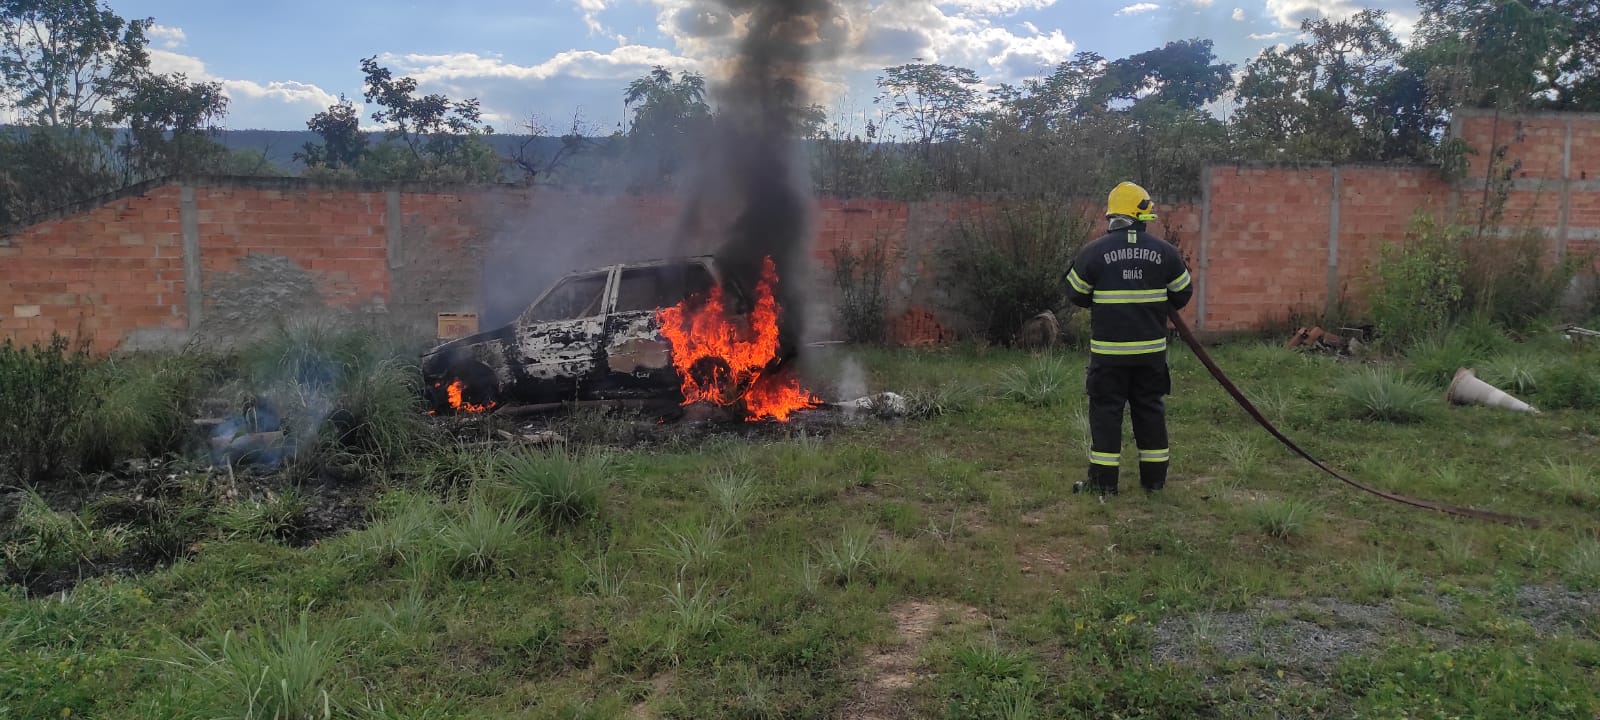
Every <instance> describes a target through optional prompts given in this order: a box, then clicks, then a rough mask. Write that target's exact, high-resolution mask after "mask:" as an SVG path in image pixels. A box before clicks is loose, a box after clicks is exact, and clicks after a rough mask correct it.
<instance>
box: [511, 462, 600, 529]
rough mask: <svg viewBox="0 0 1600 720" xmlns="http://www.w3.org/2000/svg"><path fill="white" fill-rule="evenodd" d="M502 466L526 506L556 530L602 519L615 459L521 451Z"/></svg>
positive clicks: (520, 500) (513, 488)
mask: <svg viewBox="0 0 1600 720" xmlns="http://www.w3.org/2000/svg"><path fill="white" fill-rule="evenodd" d="M501 466H502V469H503V472H502V478H503V479H504V481H505V482H506V483H507V484H508V485H509V486H510V487H511V488H512V490H513V491H514V492H515V493H516V494H517V498H518V500H519V502H520V503H521V504H522V506H523V507H525V508H527V509H528V510H530V511H532V512H535V513H537V514H538V515H540V516H541V517H542V518H544V519H545V520H546V521H548V522H550V523H551V524H552V525H555V526H560V525H576V524H579V523H582V522H585V521H588V520H592V519H594V518H597V517H599V516H600V512H601V509H602V508H603V506H604V504H605V490H606V488H607V487H608V486H609V485H610V483H611V471H612V462H611V458H610V456H609V455H607V454H605V453H602V452H598V451H590V452H579V451H570V450H555V451H552V452H545V451H541V450H521V451H517V452H512V453H508V454H507V455H506V456H504V457H503V458H502V461H501Z"/></svg>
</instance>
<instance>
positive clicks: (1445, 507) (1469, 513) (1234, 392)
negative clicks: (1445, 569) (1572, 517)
mask: <svg viewBox="0 0 1600 720" xmlns="http://www.w3.org/2000/svg"><path fill="white" fill-rule="evenodd" d="M1171 315H1172V325H1173V327H1175V328H1177V330H1178V336H1179V337H1182V338H1183V341H1184V342H1185V343H1187V344H1188V345H1189V348H1190V349H1191V350H1193V351H1194V354H1195V357H1198V358H1200V362H1201V363H1202V364H1204V365H1205V366H1206V370H1209V371H1210V372H1211V377H1213V378H1216V380H1217V383H1219V384H1220V385H1222V389H1223V390H1226V391H1228V394H1229V395H1231V396H1233V399H1234V401H1235V402H1237V403H1239V407H1241V408H1244V411H1245V412H1246V413H1249V414H1250V417H1251V418H1253V419H1254V420H1255V421H1256V423H1257V424H1259V425H1261V427H1262V428H1264V429H1265V430H1266V431H1267V432H1268V433H1270V434H1271V435H1272V436H1273V437H1274V438H1277V440H1278V442H1280V443H1283V445H1284V447H1287V448H1289V450H1290V451H1292V452H1294V454H1296V455H1299V456H1300V457H1301V458H1303V459H1305V461H1306V462H1309V463H1311V464H1312V465H1315V466H1317V468H1318V469H1320V470H1322V471H1323V472H1325V473H1327V474H1329V475H1332V476H1333V477H1335V478H1338V479H1339V480H1340V481H1342V482H1344V483H1345V484H1347V485H1349V486H1351V487H1354V488H1356V489H1358V490H1361V491H1363V492H1367V493H1371V494H1373V495H1376V496H1378V497H1380V498H1383V499H1385V500H1389V501H1392V502H1397V503H1401V504H1403V505H1411V506H1413V507H1419V508H1424V509H1427V510H1436V511H1438V512H1442V513H1447V514H1450V515H1457V516H1460V517H1469V518H1475V519H1478V520H1487V521H1489V522H1496V523H1503V524H1506V525H1523V526H1527V527H1538V526H1539V521H1538V520H1535V519H1532V518H1525V517H1519V516H1516V515H1506V514H1503V513H1497V512H1492V511H1488V510H1477V509H1474V508H1466V507H1460V506H1458V505H1451V504H1448V503H1441V502H1434V501H1432V500H1419V499H1417V498H1412V497H1406V496H1405V495H1400V494H1397V493H1392V492H1389V491H1387V490H1382V489H1379V488H1375V487H1373V486H1371V485H1367V484H1366V483H1363V482H1359V481H1356V480H1352V479H1350V478H1348V477H1345V476H1344V475H1342V474H1340V473H1339V472H1338V471H1336V470H1334V469H1333V468H1330V467H1328V466H1327V465H1324V464H1323V463H1322V461H1320V460H1317V459H1316V458H1314V457H1312V456H1311V454H1310V453H1307V452H1306V451H1305V450H1302V449H1300V446H1299V445H1296V444H1295V442H1294V441H1293V440H1290V439H1289V438H1288V437H1287V436H1285V435H1284V434H1283V433H1282V432H1280V431H1279V430H1278V428H1276V427H1274V426H1273V424H1272V423H1271V422H1270V421H1268V420H1267V418H1266V417H1265V416H1263V415H1262V414H1261V411H1260V410H1257V409H1256V406H1255V405H1254V404H1252V403H1251V402H1250V399H1249V398H1246V397H1245V396H1244V393H1242V392H1240V391H1239V388H1238V386H1236V385H1234V384H1233V381H1232V380H1229V379H1228V376H1227V375H1226V374H1224V373H1223V372H1222V368H1219V367H1217V364H1216V362H1214V361H1213V360H1212V359H1211V355H1210V354H1208V353H1207V352H1206V350H1205V347H1203V346H1202V345H1201V344H1200V341H1199V340H1197V339H1195V336H1194V333H1193V332H1192V331H1190V330H1189V326H1188V325H1187V324H1186V323H1184V321H1183V318H1182V317H1181V316H1179V315H1178V313H1177V311H1173V312H1172V314H1171Z"/></svg>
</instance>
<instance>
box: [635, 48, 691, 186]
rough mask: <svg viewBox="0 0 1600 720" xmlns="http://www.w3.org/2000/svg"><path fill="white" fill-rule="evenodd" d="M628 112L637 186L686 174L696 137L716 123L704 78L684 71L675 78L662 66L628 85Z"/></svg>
mask: <svg viewBox="0 0 1600 720" xmlns="http://www.w3.org/2000/svg"><path fill="white" fill-rule="evenodd" d="M622 100H623V106H624V108H626V111H627V112H628V113H629V115H630V118H629V123H628V130H627V133H626V138H627V145H628V149H629V150H630V153H631V154H632V155H633V156H634V157H633V163H632V166H633V171H634V172H635V173H637V174H640V176H639V177H637V178H636V180H635V183H645V184H655V183H659V182H664V181H667V180H669V179H670V178H672V177H674V176H675V175H677V173H678V172H679V171H680V170H682V169H683V167H684V165H685V161H686V159H687V158H688V157H689V155H690V153H691V150H690V148H691V146H692V144H693V142H694V140H695V138H696V137H697V136H698V135H699V134H700V133H702V132H703V131H705V130H706V129H707V128H708V127H709V125H710V122H711V106H710V105H707V104H706V79H705V77H704V76H703V75H700V74H698V73H693V72H689V71H681V72H679V73H678V75H677V76H676V77H674V76H673V75H672V72H671V71H670V70H667V69H666V68H664V67H661V66H659V65H657V66H655V67H654V68H652V69H651V71H650V72H649V73H648V74H646V75H645V76H644V77H641V78H638V79H636V80H634V81H633V82H631V83H629V84H628V88H627V90H626V91H625V92H624V93H623V95H622Z"/></svg>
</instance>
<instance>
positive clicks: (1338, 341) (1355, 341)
mask: <svg viewBox="0 0 1600 720" xmlns="http://www.w3.org/2000/svg"><path fill="white" fill-rule="evenodd" d="M1339 330H1340V333H1342V334H1340V333H1332V332H1328V331H1327V330H1324V329H1322V328H1320V327H1315V326H1314V327H1309V328H1307V327H1301V328H1300V329H1298V330H1295V331H1294V334H1293V335H1291V336H1290V337H1289V341H1288V342H1287V343H1285V344H1284V347H1287V348H1289V349H1291V350H1306V351H1314V352H1322V353H1329V354H1333V355H1355V354H1357V353H1359V352H1361V348H1362V347H1363V346H1364V345H1365V342H1364V341H1363V340H1362V337H1363V336H1364V335H1365V333H1364V332H1363V331H1362V330H1361V328H1344V327H1342V328H1339Z"/></svg>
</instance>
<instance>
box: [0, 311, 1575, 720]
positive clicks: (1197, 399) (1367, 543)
mask: <svg viewBox="0 0 1600 720" xmlns="http://www.w3.org/2000/svg"><path fill="white" fill-rule="evenodd" d="M855 354H856V355H857V356H858V357H859V359H860V361H861V363H862V365H863V367H864V368H865V370H866V375H867V378H868V385H869V388H870V389H871V390H874V391H876V390H894V391H896V392H901V393H905V394H908V395H911V396H913V397H914V398H916V399H917V401H918V402H917V406H918V409H919V410H920V411H921V412H919V414H918V415H919V416H918V417H913V418H903V419H893V420H880V419H878V418H860V419H858V420H857V421H855V422H850V423H845V424H842V425H839V424H826V425H821V424H819V425H817V426H816V427H814V428H812V429H807V425H806V423H799V424H797V425H796V426H794V427H792V428H788V429H786V430H783V431H780V432H772V433H766V434H758V435H756V436H754V437H745V436H738V435H731V434H724V435H713V436H709V437H698V436H696V437H690V438H688V439H683V440H680V441H676V442H671V443H653V444H647V445H642V446H634V447H629V448H621V449H619V448H608V447H607V446H606V445H605V444H604V443H599V444H596V445H593V446H589V447H571V448H569V449H567V450H565V451H562V452H547V451H541V450H524V451H519V452H517V453H509V452H507V451H494V453H492V454H491V452H490V451H487V450H482V449H475V448H458V449H453V450H452V449H447V450H444V451H440V452H429V453H427V454H425V455H423V456H420V457H414V458H407V459H406V460H405V462H404V464H403V466H401V467H398V468H397V469H395V470H393V471H385V472H382V473H378V474H377V475H376V476H375V478H374V479H372V480H370V481H369V483H370V484H369V485H368V486H367V489H366V490H365V491H363V494H362V497H363V498H366V499H364V500H363V501H362V502H363V503H364V507H366V508H367V513H368V515H369V517H368V518H367V519H366V520H365V521H363V522H360V523H358V525H359V527H360V529H356V530H353V531H350V532H346V533H336V534H332V535H329V536H327V537H324V538H321V539H318V540H317V541H316V542H312V543H299V542H290V541H286V540H285V539H284V538H288V537H292V535H293V533H289V532H284V529H285V528H286V527H289V526H292V525H293V524H294V522H295V518H296V515H297V513H301V512H304V502H303V500H301V499H300V497H301V496H298V495H296V492H295V490H294V489H293V488H292V487H287V486H286V487H283V488H280V490H281V491H282V492H279V493H275V494H272V495H270V496H262V497H257V498H254V499H248V500H247V499H242V498H241V499H238V500H233V501H228V500H223V501H219V502H218V504H217V505H216V506H215V507H212V508H211V509H209V510H207V511H205V512H196V513H192V514H191V516H189V517H187V518H185V519H183V520H182V522H188V523H192V524H193V525H194V526H195V529H194V530H193V531H192V533H191V535H190V536H188V537H186V540H185V542H186V545H187V550H186V551H185V552H182V553H179V556H180V557H181V559H180V560H179V561H177V562H175V563H173V564H170V565H168V566H163V567H160V568H158V569H155V570H152V571H149V572H142V573H136V574H131V575H105V576H101V577H92V578H87V579H84V580H83V581H81V582H78V583H77V584H76V585H75V586H74V587H73V588H72V589H71V590H70V591H67V592H64V593H57V594H51V595H44V596H40V595H32V594H29V593H27V592H26V591H25V590H24V588H23V586H22V585H20V584H13V585H10V586H8V588H9V589H8V591H7V594H5V595H4V596H3V597H0V717H5V718H63V717H93V718H107V719H110V718H284V719H287V718H323V717H338V718H374V719H376V718H469V717H470V718H490V717H492V718H503V717H516V718H613V717H615V718H713V717H715V718H724V717H727V718H777V717H786V718H787V717H796V718H834V717H843V718H863V719H864V718H902V717H930V718H1047V717H1064V718H1078V717H1082V718H1091V717H1092V718H1112V717H1115V718H1192V717H1230V718H1231V717H1238V718H1287V717H1329V718H1349V717H1363V718H1366V717H1372V718H1380V717H1381V718H1397V717H1406V718H1455V717H1471V718H1524V717H1541V718H1584V719H1585V720H1590V719H1592V718H1595V717H1597V713H1600V701H1597V700H1596V698H1600V625H1597V618H1600V538H1597V537H1596V535H1595V528H1596V526H1600V513H1597V510H1600V479H1597V477H1596V474H1595V468H1594V463H1596V462H1597V461H1600V452H1597V451H1600V446H1597V436H1600V414H1597V413H1596V412H1595V408H1596V406H1597V405H1600V393H1596V394H1595V395H1594V396H1591V395H1586V394H1585V393H1589V392H1592V391H1593V390H1594V388H1595V383H1596V382H1600V380H1597V379H1596V377H1595V372H1594V370H1593V368H1594V367H1595V366H1596V364H1597V362H1600V351H1597V350H1595V349H1587V350H1586V349H1578V348H1573V347H1569V346H1568V343H1566V342H1565V341H1563V340H1561V339H1560V338H1551V339H1541V340H1539V341H1537V342H1535V343H1532V344H1527V345H1513V344H1510V343H1509V342H1486V343H1474V342H1472V341H1471V338H1466V339H1463V338H1459V337H1453V338H1445V339H1443V340H1441V341H1439V342H1436V343H1433V344H1431V345H1429V346H1425V347H1422V348H1419V349H1417V350H1416V351H1414V352H1413V353H1412V354H1411V355H1409V356H1408V357H1406V358H1405V359H1403V360H1397V361H1395V362H1392V363H1385V364H1381V365H1367V364H1363V363H1360V362H1352V361H1349V360H1340V359H1335V358H1330V357H1325V356H1317V355H1307V354H1297V353H1294V352H1292V351H1288V350H1284V349H1282V348H1280V347H1278V346H1277V344H1276V343H1273V344H1258V343H1250V342H1241V343H1234V344H1230V345H1226V346H1223V347H1219V348H1217V349H1216V350H1215V356H1216V358H1217V359H1218V361H1219V363H1220V364H1221V365H1222V367H1223V368H1224V369H1225V370H1227V371H1228V372H1229V374H1230V375H1231V376H1232V377H1233V378H1234V379H1235V381H1236V382H1238V383H1239V385H1240V386H1241V387H1243V388H1244V389H1245V390H1246V391H1247V392H1248V393H1250V394H1251V396H1252V397H1253V398H1254V400H1255V401H1256V402H1257V404H1258V405H1259V406H1260V407H1261V408H1262V409H1263V410H1264V411H1265V412H1266V413H1267V414H1268V416H1269V417H1271V418H1272V419H1273V420H1274V421H1276V422H1278V423H1279V424H1280V427H1282V428H1283V429H1284V430H1285V431H1286V432H1287V433H1288V434H1290V435H1291V436H1292V437H1294V438H1295V439H1296V440H1297V441H1298V442H1300V444H1301V445H1302V446H1303V447H1305V448H1306V449H1307V450H1309V451H1310V452H1312V453H1313V454H1316V455H1318V456H1319V457H1320V458H1321V459H1322V460H1324V461H1326V462H1329V463H1330V464H1332V465H1334V466H1335V467H1338V468H1341V469H1343V470H1346V471H1348V472H1350V473H1352V474H1354V475H1355V476H1356V477H1359V478H1362V479H1364V480H1366V481H1367V482H1370V483H1373V484H1375V485H1378V486H1380V487H1384V488H1387V489H1391V490H1395V491H1398V492H1402V493H1406V494H1409V495H1413V496H1417V497H1422V498H1428V499H1433V500H1441V501H1446V502H1452V503H1456V504H1463V505H1471V506H1475V507H1482V508H1487V509H1493V510H1497V511H1501V512H1508V513H1515V514H1520V515H1527V516H1534V517H1537V518H1540V519H1541V520H1542V521H1543V522H1544V525H1543V526H1542V527H1540V528H1538V529H1527V528H1516V527H1507V526H1500V525H1491V524H1486V523H1482V522H1476V521H1468V520H1459V519H1454V518H1450V517H1446V516H1443V515H1441V514H1438V513H1433V512H1428V511H1423V510H1417V509H1414V508H1409V507H1404V506H1400V505H1396V504H1393V503H1388V502H1385V501H1382V500H1380V499H1378V498H1375V497H1372V496H1369V495H1365V494H1361V493H1359V492H1357V491H1355V490H1353V489H1351V488H1349V487H1346V486H1344V485H1341V484H1339V483H1338V482H1337V481H1334V480H1333V479H1331V478H1328V477H1326V476H1322V475H1320V474H1318V472H1317V471H1316V470H1315V469H1314V468H1312V467H1311V466H1310V465H1308V464H1306V463H1304V462H1303V461H1300V460H1299V459H1297V458H1295V457H1294V456H1292V455H1290V454H1289V453H1288V452H1287V451H1286V450H1284V449H1283V448H1282V447H1280V446H1278V445H1277V444H1275V442H1274V441H1273V440H1272V439H1271V438H1270V437H1268V436H1267V435H1266V434H1265V433H1263V432H1261V431H1259V430H1258V429H1256V428H1255V426H1254V425H1253V423H1251V421H1250V420H1249V419H1248V417H1247V416H1246V415H1245V414H1244V413H1243V412H1242V411H1241V410H1239V409H1238V408H1237V407H1236V406H1234V405H1233V404H1232V402H1231V400H1230V399H1229V398H1228V397H1227V396H1226V395H1225V394H1224V393H1223V392H1222V391H1221V390H1220V389H1219V388H1218V387H1217V386H1216V384H1215V383H1214V382H1212V380H1211V379H1210V377H1209V376H1208V375H1207V374H1206V372H1205V370H1204V368H1203V367H1202V366H1201V365H1200V363H1199V362H1198V360H1197V359H1196V358H1194V357H1193V356H1192V355H1191V354H1189V352H1188V351H1187V350H1182V349H1179V350H1175V351H1174V353H1173V357H1172V364H1173V380H1174V387H1175V390H1174V395H1173V397H1171V398H1170V401H1169V408H1170V424H1171V428H1172V436H1173V437H1172V448H1173V457H1174V461H1173V471H1172V479H1171V481H1170V482H1169V485H1168V489H1167V491H1166V492H1165V493H1163V494H1161V495H1158V496H1155V497H1147V496H1145V495H1144V494H1143V493H1142V492H1140V491H1139V490H1138V484H1137V472H1136V470H1133V469H1132V467H1133V463H1132V459H1133V458H1134V457H1136V453H1134V452H1133V443H1132V440H1131V435H1130V436H1129V440H1127V441H1126V442H1125V445H1124V458H1125V460H1124V462H1125V463H1126V467H1127V468H1128V469H1127V470H1125V471H1124V474H1123V488H1124V492H1123V494H1122V495H1121V496H1119V497H1115V498H1108V499H1107V500H1106V501H1105V502H1104V503H1101V502H1100V501H1099V500H1098V499H1095V498H1092V497H1088V496H1084V495H1073V494H1072V493H1071V492H1070V486H1071V484H1072V483H1073V482H1074V481H1076V480H1079V479H1081V478H1082V476H1083V474H1084V457H1085V453H1086V446H1085V443H1086V419H1085V415H1084V400H1083V398H1082V387H1083V368H1082V364H1083V359H1082V357H1081V355H1078V354H1075V353H1068V352H1063V353H1060V354H1056V355H1046V356H1032V355H1026V354H1022V353H1016V352H1008V351H985V350H980V349H960V350H952V351H943V352H931V351H929V352H915V351H884V350H862V351H855ZM1466 362H1473V363H1479V362H1481V363H1483V364H1482V365H1479V367H1480V373H1479V374H1480V375H1481V376H1483V377H1485V379H1489V380H1491V381H1493V382H1496V383H1498V384H1500V386H1501V387H1503V388H1506V389H1508V390H1510V389H1513V387H1515V388H1516V390H1517V391H1519V392H1521V393H1524V397H1525V399H1529V400H1530V401H1532V402H1534V404H1535V405H1538V406H1540V407H1541V408H1542V409H1544V410H1545V412H1544V414H1542V415H1538V416H1529V415H1520V414H1514V413H1509V412H1505V411H1501V410H1495V409H1490V408H1481V407H1448V406H1447V405H1446V404H1445V402H1444V400H1443V392H1442V389H1443V386H1444V383H1445V382H1446V381H1447V380H1448V378H1449V375H1450V373H1451V372H1453V371H1454V370H1455V368H1456V367H1457V366H1458V365H1460V364H1464V363H1466ZM1591 401H1592V402H1593V404H1591ZM1563 406H1572V407H1563ZM587 422H589V423H590V424H591V425H593V426H595V427H597V428H598V429H597V430H593V429H592V430H593V431H592V432H588V433H584V434H582V437H592V438H604V437H606V436H607V432H606V431H605V426H606V423H608V422H617V421H615V420H611V421H607V420H604V419H596V418H590V419H589V420H588V421H587ZM173 474H174V479H173V480H172V482H174V483H178V484H180V485H181V484H183V483H185V482H188V481H187V480H185V478H186V477H191V476H195V475H201V474H205V473H204V471H203V470H202V469H199V468H189V469H182V468H180V469H178V470H174V471H173ZM214 474H215V471H213V472H212V473H211V475H213V476H214ZM203 484H205V483H200V482H199V481H194V485H195V486H199V485H203ZM186 487H187V486H186ZM206 487H210V485H206ZM197 492H199V491H197ZM13 497H18V496H16V495H15V494H14V495H13ZM22 502H24V503H31V502H33V501H32V500H24V501H22ZM119 527H122V526H120V525H119V524H118V523H117V522H115V520H114V515H110V514H105V515H101V516H96V515H95V514H94V513H92V512H89V511H88V510H83V511H80V512H77V513H65V512H59V511H55V510H51V509H50V508H48V507H38V506H32V505H29V506H27V507H24V508H22V509H20V510H19V511H18V512H17V513H16V527H15V528H14V529H13V531H12V533H11V540H10V541H9V543H8V544H7V545H6V548H7V552H8V553H9V554H10V555H11V556H13V557H15V556H17V555H18V554H19V553H21V552H23V551H25V550H27V549H28V548H33V549H35V550H37V549H38V548H39V547H44V546H45V545H49V546H50V547H54V548H57V552H59V553H62V554H63V556H64V557H67V558H70V559H77V560H81V559H84V558H90V557H95V556H104V555H107V554H114V553H111V552H110V551H106V550H105V547H106V546H107V545H111V546H115V544H116V543H119V542H124V541H126V536H127V534H128V533H131V532H133V530H130V529H128V528H126V527H122V529H120V530H119ZM30 542H31V543H33V544H32V545H30V544H29V543H30Z"/></svg>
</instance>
